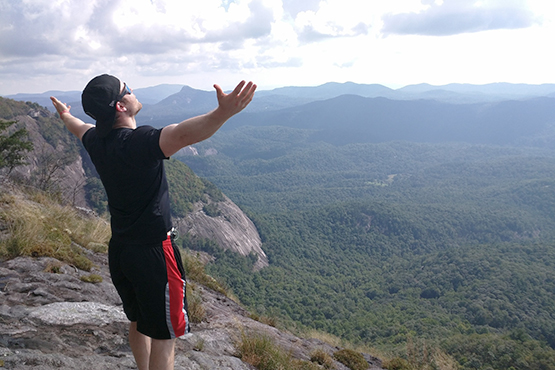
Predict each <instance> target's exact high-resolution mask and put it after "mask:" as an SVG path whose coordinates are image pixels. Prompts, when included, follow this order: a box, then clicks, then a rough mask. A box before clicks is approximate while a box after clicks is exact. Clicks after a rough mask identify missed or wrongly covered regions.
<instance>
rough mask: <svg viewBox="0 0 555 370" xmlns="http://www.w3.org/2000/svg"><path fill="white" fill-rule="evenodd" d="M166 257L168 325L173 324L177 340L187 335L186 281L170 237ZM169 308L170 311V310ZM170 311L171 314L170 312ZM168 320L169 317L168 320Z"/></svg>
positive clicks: (166, 246) (166, 244)
mask: <svg viewBox="0 0 555 370" xmlns="http://www.w3.org/2000/svg"><path fill="white" fill-rule="evenodd" d="M163 247H164V256H165V258H166V269H167V273H168V292H167V294H168V295H169V297H166V298H169V307H166V314H169V320H167V321H168V325H169V324H170V323H171V326H172V327H171V328H168V329H170V333H171V332H172V329H173V334H174V335H175V338H177V337H180V336H182V335H184V334H185V330H186V328H187V321H186V315H187V314H186V312H185V309H184V307H183V306H184V298H185V281H184V280H183V279H182V277H181V273H180V272H179V269H178V268H177V263H176V261H175V254H174V252H173V246H172V243H171V239H170V238H169V237H168V239H166V240H165V241H164V243H163ZM168 308H169V310H168ZM168 311H169V312H168ZM166 319H168V317H167V318H166Z"/></svg>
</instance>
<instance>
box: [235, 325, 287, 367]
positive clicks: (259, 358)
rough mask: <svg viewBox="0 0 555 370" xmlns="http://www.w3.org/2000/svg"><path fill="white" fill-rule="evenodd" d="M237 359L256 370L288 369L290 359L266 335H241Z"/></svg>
mask: <svg viewBox="0 0 555 370" xmlns="http://www.w3.org/2000/svg"><path fill="white" fill-rule="evenodd" d="M238 351H239V353H238V357H239V358H240V359H241V360H242V361H243V362H246V363H248V364H251V365H252V366H254V367H255V368H257V369H258V370H280V369H283V370H285V369H290V368H291V367H290V362H291V360H290V358H289V356H288V355H287V354H286V353H285V352H283V351H282V350H281V349H280V348H279V347H277V346H276V345H275V343H274V342H273V341H272V340H271V339H270V338H269V337H268V336H266V335H261V334H247V333H245V332H243V333H241V342H240V343H239V346H238Z"/></svg>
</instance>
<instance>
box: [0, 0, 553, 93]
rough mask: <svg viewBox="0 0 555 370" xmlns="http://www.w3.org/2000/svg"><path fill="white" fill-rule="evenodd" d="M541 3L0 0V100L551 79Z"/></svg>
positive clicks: (546, 12)
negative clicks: (88, 91) (116, 80)
mask: <svg viewBox="0 0 555 370" xmlns="http://www.w3.org/2000/svg"><path fill="white" fill-rule="evenodd" d="M554 21H555V1H553V0H391V1H389V0H388V1H385V0H321V1H320V0H202V1H198V0H89V1H72V0H19V1H13V0H0V95H7V94H14V93H40V92H45V91H49V90H81V89H82V88H83V87H84V86H85V84H86V83H87V82H88V81H89V80H90V79H91V78H92V77H94V76H95V75H98V74H101V73H110V74H114V75H116V76H118V77H120V78H121V79H122V80H124V81H126V82H127V83H128V84H129V85H130V86H132V87H135V88H138V87H147V86H153V85H157V84H162V83H176V84H185V85H189V86H192V87H194V88H199V89H204V90H210V89H212V85H213V84H214V83H218V84H220V85H222V87H224V88H226V89H229V88H232V87H233V86H235V84H236V83H237V82H238V81H240V80H241V79H247V80H253V81H254V82H256V83H257V84H258V85H259V86H260V88H261V89H271V88H274V87H280V86H315V85H319V84H323V83H326V82H331V81H333V82H346V81H353V82H357V83H379V84H383V85H386V86H389V87H393V88H397V87H402V86H405V85H409V84H415V83H423V82H425V83H430V84H434V85H441V84H447V83H473V84H486V83H492V82H511V83H529V84H541V83H555V72H554V69H555V53H554V52H553V51H552V48H553V47H552V45H553V40H554V39H555V24H554Z"/></svg>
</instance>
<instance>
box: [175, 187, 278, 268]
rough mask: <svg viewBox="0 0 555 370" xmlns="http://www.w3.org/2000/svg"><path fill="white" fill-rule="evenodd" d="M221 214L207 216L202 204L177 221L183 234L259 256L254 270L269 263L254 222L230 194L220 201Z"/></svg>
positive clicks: (238, 251) (242, 253) (245, 253)
mask: <svg viewBox="0 0 555 370" xmlns="http://www.w3.org/2000/svg"><path fill="white" fill-rule="evenodd" d="M217 204H218V210H219V211H220V215H219V216H216V217H211V216H208V215H207V214H206V213H205V212H204V211H203V203H200V202H199V203H197V204H195V207H194V210H193V211H192V212H190V213H189V214H187V215H186V216H185V217H184V218H182V219H180V220H178V221H177V229H178V231H179V233H180V234H182V235H184V234H190V235H194V236H197V237H201V238H206V239H210V240H213V241H215V242H216V243H217V244H218V245H219V246H220V247H221V248H223V249H229V250H232V251H234V252H237V253H239V254H241V255H242V256H248V255H249V254H251V253H253V254H255V255H256V256H257V261H256V263H255V266H254V267H255V269H256V270H260V269H261V268H264V267H266V266H268V257H267V256H266V254H265V253H264V251H263V250H262V240H261V239H260V235H259V234H258V231H257V229H256V226H255V225H254V224H253V222H252V221H251V220H250V219H249V218H248V217H247V215H245V213H243V211H241V209H240V208H239V207H237V205H236V204H235V203H233V202H232V201H231V200H230V199H229V198H228V197H225V200H224V201H221V202H218V203H217Z"/></svg>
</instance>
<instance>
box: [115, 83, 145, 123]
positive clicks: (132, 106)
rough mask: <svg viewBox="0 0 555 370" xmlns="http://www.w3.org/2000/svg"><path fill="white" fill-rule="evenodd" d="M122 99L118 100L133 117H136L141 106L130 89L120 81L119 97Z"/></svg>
mask: <svg viewBox="0 0 555 370" xmlns="http://www.w3.org/2000/svg"><path fill="white" fill-rule="evenodd" d="M122 95H123V97H122V98H121V99H120V100H119V101H120V102H121V103H122V104H123V105H124V106H125V107H126V108H127V110H128V111H129V113H130V114H132V115H133V116H135V115H137V113H139V111H140V110H141V108H142V107H143V105H142V104H141V102H140V101H139V100H138V99H137V97H136V96H135V94H133V89H131V88H130V87H129V86H127V84H125V83H124V82H123V81H121V80H120V96H122Z"/></svg>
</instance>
